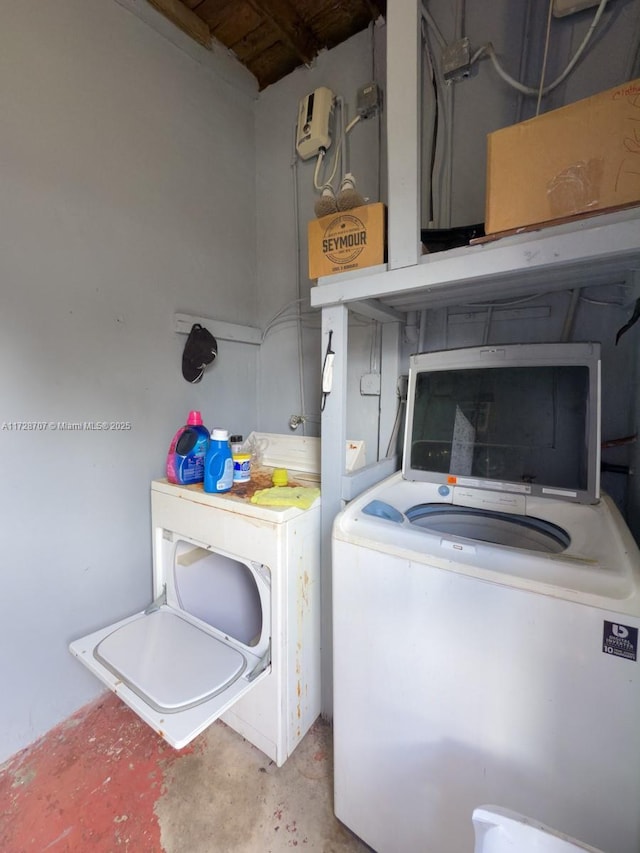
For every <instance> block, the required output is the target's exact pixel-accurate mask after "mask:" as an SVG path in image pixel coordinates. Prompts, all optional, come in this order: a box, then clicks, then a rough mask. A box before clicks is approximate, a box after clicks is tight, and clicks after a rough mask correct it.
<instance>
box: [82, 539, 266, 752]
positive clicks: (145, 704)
mask: <svg viewBox="0 0 640 853" xmlns="http://www.w3.org/2000/svg"><path fill="white" fill-rule="evenodd" d="M182 546H185V547H182ZM194 553H195V551H194V549H193V546H192V545H190V544H187V543H178V544H177V545H176V547H175V551H174V554H175V557H176V559H175V565H176V571H175V573H174V576H173V577H172V578H168V581H169V584H168V586H169V590H168V595H167V596H163V599H162V601H160V602H158V603H154V604H153V605H151V606H150V607H149V608H148V609H147V610H146V611H144V612H141V613H137V614H135V615H134V616H130V617H128V618H126V619H122V620H121V621H120V622H117V623H115V624H114V625H109V626H107V627H105V628H101V629H100V630H98V631H95V632H93V633H91V634H88V635H87V636H86V637H82V638H80V639H78V640H75V641H74V642H72V643H71V644H70V646H69V649H70V651H71V653H72V654H73V655H75V656H76V657H77V658H78V659H79V660H80V661H81V662H82V663H83V664H84V665H85V666H86V667H87V668H88V669H89V670H90V671H91V672H92V673H93V674H94V675H96V676H97V677H98V678H99V679H100V680H101V681H102V682H103V683H104V684H106V686H107V687H109V688H110V689H111V690H113V691H114V693H117V694H118V696H120V698H121V699H122V700H123V701H124V702H125V703H126V704H127V705H128V706H129V707H130V708H131V709H132V710H133V711H135V712H136V713H137V714H138V715H139V716H140V717H141V718H142V719H143V720H144V721H145V722H146V723H148V724H149V725H150V726H151V727H152V728H153V729H155V730H156V731H157V732H158V733H159V734H160V735H161V736H162V737H163V738H164V739H165V740H166V741H167V742H168V743H170V744H171V746H173V747H175V748H176V749H181V748H182V747H184V746H186V745H187V744H188V743H189V742H190V741H191V740H193V738H195V737H196V736H197V735H199V734H200V733H201V732H202V731H204V729H206V728H207V727H208V726H209V725H211V723H213V722H214V721H215V720H217V719H218V717H220V716H221V715H222V714H224V712H225V711H227V710H228V709H229V708H230V707H231V706H232V705H233V704H234V703H235V702H236V701H237V700H238V699H240V697H242V696H244V695H245V694H246V693H248V692H249V691H250V690H251V689H252V688H253V687H254V686H255V685H256V684H258V683H259V682H260V681H261V680H262V679H263V678H265V677H266V676H267V674H268V672H269V668H270V662H271V660H270V658H271V643H270V624H269V612H270V594H269V593H270V590H269V582H268V581H269V578H268V571H267V570H266V569H265V567H264V566H249V565H248V564H246V563H242V562H238V569H239V571H240V570H242V573H243V578H242V581H241V584H242V585H246V584H247V575H248V574H250V575H251V578H252V583H253V584H254V585H255V590H254V593H253V597H255V599H256V601H255V605H254V606H255V607H259V608H260V609H261V611H262V614H263V617H264V624H263V625H262V627H261V630H260V631H259V633H258V635H257V636H256V637H255V639H254V640H253V641H251V642H252V645H250V644H249V642H250V641H249V640H248V639H245V638H243V637H242V636H241V638H240V639H238V638H237V637H238V634H240V633H241V632H240V631H239V630H236V631H235V635H236V636H235V637H234V636H233V635H232V633H231V628H232V627H233V626H231V628H230V627H229V625H227V624H224V620H222V623H220V618H216V619H215V621H214V620H213V617H212V616H211V614H210V611H211V608H207V607H205V606H204V605H202V604H201V606H200V609H198V608H197V607H195V606H191V607H189V608H188V609H185V607H184V606H183V602H182V601H181V600H180V598H179V596H178V597H176V592H179V589H178V588H177V586H176V584H175V580H176V578H178V579H179V578H180V573H181V571H182V569H181V568H180V566H181V565H182V566H184V564H185V563H189V562H191V563H193V556H192V555H193V554H194ZM185 554H188V555H190V561H187V560H185V559H184V555H185ZM196 556H199V558H200V559H199V562H200V563H201V564H204V567H205V570H206V572H207V575H208V576H209V577H215V576H216V574H219V575H220V577H222V578H224V584H223V586H222V587H221V588H223V589H224V590H225V592H226V596H227V597H229V596H230V595H231V593H232V591H233V583H232V581H231V580H230V578H231V575H232V572H233V566H232V563H233V562H235V561H233V560H232V559H230V558H229V557H228V556H223V555H218V554H215V553H213V552H207V551H206V550H205V549H199V554H197V555H196ZM193 565H195V564H193ZM192 571H196V570H195V569H192ZM198 571H199V572H201V571H203V570H202V569H198ZM194 577H195V578H196V579H197V580H198V587H199V588H200V590H201V591H202V592H203V597H204V598H212V597H213V583H214V581H212V580H208V581H207V583H203V579H202V578H199V577H198V575H194ZM207 584H208V585H207ZM182 586H183V587H184V589H185V590H187V591H188V589H189V585H188V584H186V583H184V582H183V584H182ZM167 599H168V603H166V600H167ZM238 606H239V605H238V602H236V607H235V609H236V610H237V609H238ZM205 611H206V614H205ZM214 612H215V611H214ZM216 616H217V617H219V614H216ZM207 618H208V619H211V622H213V624H211V622H208V621H205V620H206V619H207ZM244 621H245V622H246V620H244ZM216 622H218V623H219V624H220V627H216V625H215V623H216ZM249 624H251V621H249Z"/></svg>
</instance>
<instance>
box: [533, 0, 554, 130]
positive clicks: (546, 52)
mask: <svg viewBox="0 0 640 853" xmlns="http://www.w3.org/2000/svg"><path fill="white" fill-rule="evenodd" d="M552 12H553V0H549V11H548V12H547V32H546V35H545V37H544V54H543V56H542V71H541V72H540V85H539V86H538V102H537V104H536V115H539V114H540V103H541V101H542V92H543V89H544V75H545V73H546V70H547V57H548V56H549V41H550V39H551V14H552Z"/></svg>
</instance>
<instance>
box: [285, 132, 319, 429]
mask: <svg viewBox="0 0 640 853" xmlns="http://www.w3.org/2000/svg"><path fill="white" fill-rule="evenodd" d="M319 159H320V158H319V157H318V160H319ZM291 169H292V172H293V215H294V217H295V241H296V295H297V298H296V307H297V316H296V320H297V322H296V332H297V335H296V337H297V343H298V380H299V389H300V412H301V413H302V416H303V417H304V414H305V405H306V403H305V397H304V347H303V343H302V311H301V305H300V303H301V302H302V297H301V295H300V293H301V282H300V205H299V202H298V156H297V150H296V148H295V146H294V156H293V163H292V164H291ZM302 434H303V435H304V420H303V422H302Z"/></svg>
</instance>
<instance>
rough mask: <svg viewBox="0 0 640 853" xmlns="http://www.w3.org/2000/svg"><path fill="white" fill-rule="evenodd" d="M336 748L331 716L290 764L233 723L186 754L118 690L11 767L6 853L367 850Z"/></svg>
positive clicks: (1, 829)
mask: <svg viewBox="0 0 640 853" xmlns="http://www.w3.org/2000/svg"><path fill="white" fill-rule="evenodd" d="M331 756H332V743H331V728H330V726H329V725H327V724H325V723H323V722H322V721H317V722H316V723H315V724H314V725H313V726H312V728H311V730H310V732H309V733H308V734H307V736H306V737H305V738H304V740H303V741H302V742H301V743H300V745H299V746H298V748H297V749H296V751H295V752H294V754H293V755H292V756H291V758H289V760H288V761H287V762H286V763H285V764H284V766H283V767H281V768H278V767H276V766H275V764H273V763H272V762H271V761H270V760H269V759H268V758H267V757H266V756H265V755H264V754H263V753H261V752H260V751H259V750H257V749H256V748H255V747H254V746H252V745H251V744H249V743H248V742H247V741H245V740H244V739H243V738H242V737H240V736H239V735H238V734H236V733H235V732H234V731H232V730H231V729H229V728H228V727H227V726H225V725H224V724H223V723H215V724H214V725H213V726H211V727H210V728H209V729H208V730H207V731H206V732H204V733H203V734H202V735H200V736H199V737H198V738H196V740H195V741H193V743H192V744H191V745H190V746H189V747H187V748H186V749H183V750H180V751H179V752H177V751H175V750H173V749H172V748H171V747H170V746H168V745H167V744H166V743H165V742H164V741H163V740H162V739H161V738H160V737H159V736H158V735H156V734H155V732H153V731H152V730H151V729H150V728H149V727H148V726H146V725H145V724H144V723H142V722H141V721H140V720H139V719H138V718H137V717H136V716H135V715H134V714H133V713H132V712H131V711H129V709H128V708H127V707H126V706H125V705H123V704H122V702H120V700H119V699H118V698H117V697H115V696H113V695H111V694H108V695H105V696H104V697H102V698H101V699H100V700H98V701H97V702H95V703H93V704H92V705H89V706H88V707H87V708H84V709H83V710H81V711H79V712H78V713H77V714H76V715H74V716H73V717H71V718H70V719H69V720H66V721H65V722H64V723H63V724H61V725H60V726H58V727H56V728H55V729H52V731H50V732H49V733H48V734H47V735H46V736H45V737H44V738H42V739H41V740H40V741H38V742H37V743H35V744H33V745H32V746H31V747H29V748H28V749H25V750H23V751H22V752H20V753H18V754H17V755H15V756H14V757H13V758H11V759H10V760H9V761H8V762H7V763H6V764H4V765H3V766H2V767H0V801H1V802H2V804H3V806H2V812H1V814H0V850H2V853H45V851H46V853H76V851H77V853H80V852H81V851H82V853H84V851H86V850H91V851H94V852H95V853H119V851H123V853H278V851H285V850H287V851H290V850H291V849H292V848H295V847H298V848H301V849H302V850H310V851H311V850H314V851H322V853H342V851H344V853H348V851H354V853H358V851H359V853H365V851H369V850H370V848H369V847H367V845H365V844H364V843H363V842H361V841H360V840H359V839H358V838H356V837H355V836H354V835H353V834H352V833H351V832H350V831H349V830H348V829H346V827H344V826H342V824H340V823H339V821H337V820H336V818H335V817H334V815H333V807H332V760H331Z"/></svg>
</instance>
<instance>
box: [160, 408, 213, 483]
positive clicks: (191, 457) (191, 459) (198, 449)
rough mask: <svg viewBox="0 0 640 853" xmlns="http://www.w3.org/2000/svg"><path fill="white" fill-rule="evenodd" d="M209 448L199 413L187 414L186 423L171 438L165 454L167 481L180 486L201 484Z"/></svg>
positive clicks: (207, 431)
mask: <svg viewBox="0 0 640 853" xmlns="http://www.w3.org/2000/svg"><path fill="white" fill-rule="evenodd" d="M208 447H209V430H208V429H207V428H206V426H204V424H203V423H202V415H201V414H200V412H196V411H192V412H189V417H188V419H187V423H186V424H185V425H184V426H183V427H180V429H179V430H178V432H177V433H176V434H175V435H174V436H173V439H172V440H171V445H170V447H169V452H168V454H167V480H168V481H169V482H170V483H176V484H177V485H180V486H189V485H191V484H192V483H201V482H202V481H203V480H204V463H205V457H206V453H207V448H208Z"/></svg>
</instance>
